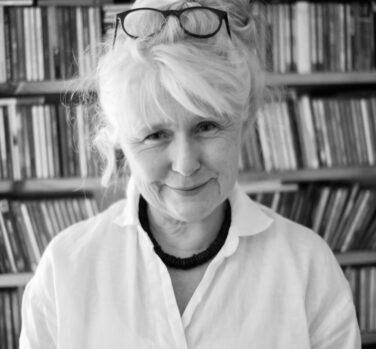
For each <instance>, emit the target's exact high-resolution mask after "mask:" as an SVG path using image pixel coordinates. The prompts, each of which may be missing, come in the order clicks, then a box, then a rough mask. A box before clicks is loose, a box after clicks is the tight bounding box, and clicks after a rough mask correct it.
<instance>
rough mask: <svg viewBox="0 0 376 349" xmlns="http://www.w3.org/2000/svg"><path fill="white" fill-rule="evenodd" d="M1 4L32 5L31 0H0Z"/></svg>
mask: <svg viewBox="0 0 376 349" xmlns="http://www.w3.org/2000/svg"><path fill="white" fill-rule="evenodd" d="M0 5H1V6H32V5H33V0H1V2H0Z"/></svg>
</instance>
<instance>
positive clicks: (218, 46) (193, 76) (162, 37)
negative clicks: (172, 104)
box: [94, 0, 266, 186]
mask: <svg viewBox="0 0 376 349" xmlns="http://www.w3.org/2000/svg"><path fill="white" fill-rule="evenodd" d="M188 6H207V7H213V8H217V9H220V10H223V11H226V12H227V14H228V19H229V25H230V31H231V38H230V36H229V35H228V33H227V31H226V26H225V23H222V27H221V30H220V31H219V32H218V33H217V34H216V35H214V36H212V37H210V38H207V39H198V38H194V37H191V36H189V35H187V34H185V33H184V31H183V30H181V28H180V26H179V24H178V23H177V21H176V20H174V19H172V20H170V18H171V17H169V20H168V22H167V24H166V25H165V26H164V28H163V30H162V31H161V32H159V33H158V34H157V35H155V36H154V37H153V38H149V39H145V40H143V39H137V40H134V39H132V38H130V37H128V36H127V35H126V34H125V33H123V31H122V30H121V29H120V30H118V35H117V40H116V43H115V46H114V47H112V38H108V42H106V43H105V46H106V49H105V52H104V54H103V55H102V57H101V58H100V60H99V63H98V67H97V71H96V86H97V93H98V102H99V108H98V113H99V114H98V115H99V122H98V124H97V130H96V135H95V138H94V144H95V146H96V147H97V149H98V151H99V153H100V154H101V155H102V158H103V159H104V160H105V168H104V172H103V176H102V184H103V185H104V186H106V185H108V183H109V180H110V178H111V176H112V174H113V172H114V169H115V167H116V161H115V155H114V153H115V152H114V150H115V149H117V148H119V146H120V141H121V137H122V132H123V127H124V124H126V123H124V122H123V123H122V125H123V126H122V127H121V126H120V125H121V123H120V121H121V120H124V118H127V115H128V114H129V113H137V117H138V118H142V119H143V120H144V121H145V122H146V123H147V122H148V121H150V118H151V117H152V115H153V113H152V111H153V110H159V111H160V113H161V114H162V115H164V116H165V117H166V118H169V117H170V116H169V115H168V113H167V112H166V111H165V109H164V106H163V101H164V100H165V99H164V97H166V96H167V97H169V98H172V99H173V100H175V101H176V102H177V103H178V104H180V105H181V106H182V107H184V108H186V109H187V110H189V111H190V112H192V113H194V114H196V115H200V116H203V117H205V116H206V115H208V113H209V114H210V115H213V113H214V114H215V115H216V116H218V117H229V118H241V119H242V120H244V121H247V120H248V121H252V119H254V117H255V115H256V111H257V109H258V108H259V106H260V105H261V104H262V102H263V96H264V95H265V91H266V88H265V83H264V68H263V63H264V62H262V61H261V60H260V56H261V55H260V53H261V50H262V45H264V44H265V43H262V42H258V41H259V40H258V37H259V36H258V33H257V30H256V28H257V25H256V20H255V19H254V18H252V16H251V4H250V2H249V0H196V1H194V2H192V1H181V0H180V1H174V2H172V1H169V0H162V1H161V0H138V1H136V2H135V3H134V5H133V7H134V8H137V7H152V8H159V9H180V8H185V7H188ZM200 25H202V24H200ZM161 102H162V103H161ZM125 120H126V119H125ZM126 127H131V125H127V126H126Z"/></svg>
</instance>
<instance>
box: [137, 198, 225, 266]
mask: <svg viewBox="0 0 376 349" xmlns="http://www.w3.org/2000/svg"><path fill="white" fill-rule="evenodd" d="M138 212H139V219H140V223H141V226H142V228H143V229H144V230H145V231H146V233H147V234H148V236H149V238H150V240H151V241H152V243H153V245H154V251H155V253H156V254H157V255H158V256H159V257H160V258H161V260H162V261H163V263H164V264H165V265H166V266H168V267H171V268H174V269H183V270H188V269H193V268H195V267H198V266H200V265H203V264H205V263H206V262H208V261H209V260H211V259H212V258H213V257H214V256H215V255H216V254H217V253H218V252H219V250H220V249H221V248H222V246H223V244H224V243H225V241H226V238H227V235H228V230H229V228H230V225H231V207H230V204H229V202H228V201H227V202H226V209H225V216H224V220H223V223H222V226H221V228H220V230H219V232H218V235H217V237H216V238H215V240H214V241H213V242H212V243H211V244H210V246H209V247H208V248H207V249H206V250H205V251H202V252H200V253H197V254H194V255H192V256H191V257H187V258H179V257H175V256H172V255H170V254H168V253H165V252H164V251H163V250H162V248H161V246H160V245H159V244H158V242H157V240H155V238H154V236H153V234H152V233H151V230H150V225H149V219H148V216H147V203H146V201H145V199H144V198H143V197H142V196H140V202H139V210H138Z"/></svg>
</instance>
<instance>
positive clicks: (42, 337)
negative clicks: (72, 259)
mask: <svg viewBox="0 0 376 349" xmlns="http://www.w3.org/2000/svg"><path fill="white" fill-rule="evenodd" d="M52 269H53V268H52V264H51V263H49V261H48V256H47V254H46V253H45V255H44V256H43V257H42V260H41V261H40V263H39V265H38V268H37V270H36V273H35V275H34V277H33V278H32V280H31V281H30V282H29V283H28V284H27V286H26V288H25V292H24V294H23V299H22V328H21V335H20V346H19V349H54V348H57V317H56V305H55V302H54V297H53V273H52Z"/></svg>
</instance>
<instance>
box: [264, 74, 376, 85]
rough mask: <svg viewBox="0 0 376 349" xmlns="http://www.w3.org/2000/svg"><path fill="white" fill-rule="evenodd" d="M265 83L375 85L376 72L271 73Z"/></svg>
mask: <svg viewBox="0 0 376 349" xmlns="http://www.w3.org/2000/svg"><path fill="white" fill-rule="evenodd" d="M267 83H268V85H270V86H323V85H340V86H343V85H371V84H375V83H376V72H374V71H372V72H352V73H332V72H320V73H311V74H296V73H287V74H275V73H271V74H269V75H268V76H267Z"/></svg>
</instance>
